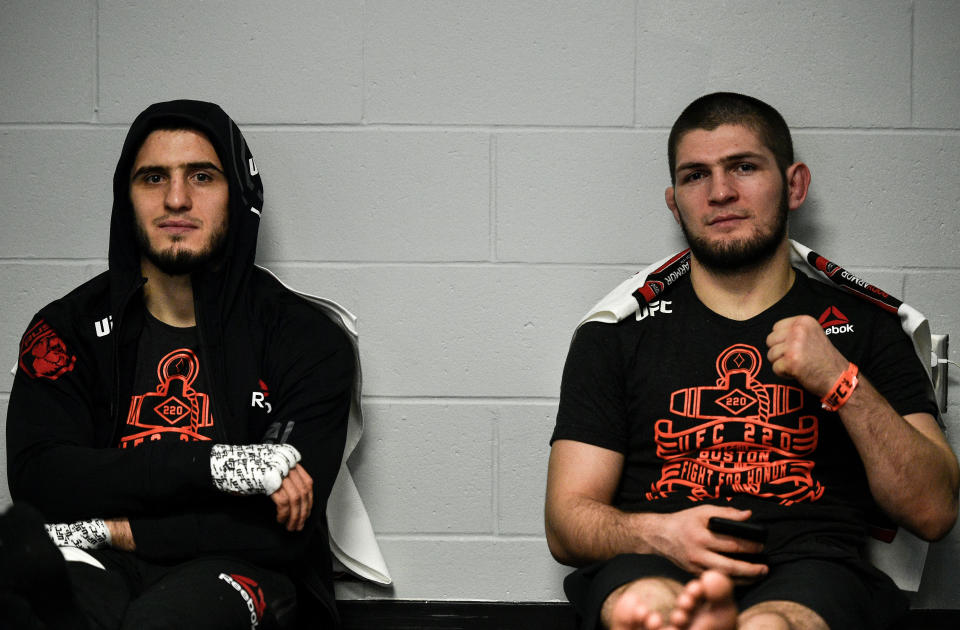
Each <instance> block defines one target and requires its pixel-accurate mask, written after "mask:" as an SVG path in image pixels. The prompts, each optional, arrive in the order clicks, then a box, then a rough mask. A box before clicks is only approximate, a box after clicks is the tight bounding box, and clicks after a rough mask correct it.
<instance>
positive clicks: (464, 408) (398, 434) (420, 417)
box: [350, 400, 494, 534]
mask: <svg viewBox="0 0 960 630" xmlns="http://www.w3.org/2000/svg"><path fill="white" fill-rule="evenodd" d="M363 410H364V437H363V443H362V447H361V448H360V449H359V450H358V451H357V453H356V454H355V455H354V457H353V458H352V459H351V461H350V469H351V471H352V472H353V478H354V481H355V482H356V484H357V488H358V489H359V490H360V494H361V496H363V497H364V501H365V503H366V504H367V509H368V511H369V513H370V519H371V521H372V523H373V526H374V529H375V530H376V531H377V532H378V533H381V534H412V533H417V534H481V533H487V534H489V533H491V532H492V529H493V515H492V510H493V499H492V493H493V470H494V466H493V456H494V450H493V435H494V433H493V430H494V427H493V412H492V411H491V410H490V409H487V408H486V407H485V406H483V405H479V404H472V403H461V402H457V401H448V402H422V401H417V402H414V401H404V400H397V401H384V400H377V401H369V400H368V401H366V402H364V404H363Z"/></svg>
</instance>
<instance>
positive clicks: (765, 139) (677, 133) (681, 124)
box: [667, 92, 793, 184]
mask: <svg viewBox="0 0 960 630" xmlns="http://www.w3.org/2000/svg"><path fill="white" fill-rule="evenodd" d="M720 125H743V126H745V127H749V128H750V129H753V130H754V131H755V132H756V133H757V135H758V136H760V141H761V142H762V143H763V144H764V146H766V147H767V148H768V149H770V151H771V152H773V156H774V158H775V159H776V160H777V166H778V167H779V168H780V172H781V173H786V171H787V167H788V166H790V165H791V164H793V140H792V139H791V138H790V129H789V127H787V123H786V121H785V120H784V119H783V116H781V115H780V112H778V111H777V110H775V109H774V108H773V107H771V106H770V105H767V104H766V103H764V102H763V101H761V100H760V99H757V98H754V97H752V96H747V95H745V94H737V93H735V92H714V93H713V94H707V95H706V96H701V97H700V98H698V99H697V100H695V101H694V102H692V103H690V104H689V105H687V108H686V109H684V110H683V113H681V114H680V117H679V118H677V122H675V123H673V128H672V129H670V138H669V139H668V140H667V162H668V163H669V165H670V181H671V182H672V183H674V184H676V183H677V182H676V167H677V145H678V144H680V139H681V138H682V137H683V135H684V134H685V133H687V132H688V131H692V130H694V129H706V130H707V131H712V130H714V129H716V128H717V127H719V126H720Z"/></svg>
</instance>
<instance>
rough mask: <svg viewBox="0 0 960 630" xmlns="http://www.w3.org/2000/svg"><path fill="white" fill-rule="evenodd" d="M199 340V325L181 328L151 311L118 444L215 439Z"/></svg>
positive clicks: (131, 445) (146, 320) (129, 444)
mask: <svg viewBox="0 0 960 630" xmlns="http://www.w3.org/2000/svg"><path fill="white" fill-rule="evenodd" d="M197 346H198V344H197V329H196V327H190V328H176V327H174V326H170V325H168V324H165V323H163V322H161V321H160V320H158V319H156V318H154V317H153V316H152V315H150V314H149V313H146V316H145V320H144V326H143V331H142V332H141V334H140V340H139V345H138V349H137V368H136V375H135V376H134V390H133V391H134V395H133V396H131V397H130V403H129V408H128V411H127V417H126V423H125V424H124V425H123V428H122V431H121V434H120V441H119V443H118V444H117V446H119V447H121V448H130V447H138V446H142V445H144V444H149V443H151V442H158V441H161V440H162V441H167V440H179V441H183V442H194V441H207V440H211V439H213V435H214V433H213V427H214V418H213V411H212V409H213V407H212V405H211V404H210V395H209V393H208V389H207V386H206V379H205V377H204V374H205V371H204V366H203V365H202V364H201V361H200V357H199V354H198V352H197Z"/></svg>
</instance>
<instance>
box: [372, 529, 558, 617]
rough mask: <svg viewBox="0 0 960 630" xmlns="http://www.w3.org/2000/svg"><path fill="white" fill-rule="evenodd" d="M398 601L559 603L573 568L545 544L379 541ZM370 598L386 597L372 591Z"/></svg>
mask: <svg viewBox="0 0 960 630" xmlns="http://www.w3.org/2000/svg"><path fill="white" fill-rule="evenodd" d="M380 548H381V550H382V551H383V555H384V558H385V559H386V561H387V565H388V566H389V567H390V573H391V575H392V576H393V579H394V583H393V588H392V589H390V595H389V596H390V597H392V598H396V599H433V598H436V597H437V594H438V593H442V594H443V595H442V598H443V599H451V600H492V601H517V602H522V601H556V600H563V599H565V598H564V596H563V588H562V582H563V576H564V575H566V574H567V573H569V572H570V570H571V569H569V568H568V567H563V566H561V565H559V564H557V563H556V562H555V561H554V560H553V558H551V557H550V552H549V551H548V550H547V543H546V541H545V540H543V539H527V538H519V539H505V538H492V537H460V538H458V537H447V538H441V537H433V536H425V537H422V538H407V537H393V536H384V537H382V538H381V540H380ZM365 592H366V593H367V596H373V597H376V596H377V594H378V593H379V596H380V597H383V594H382V593H383V589H379V588H376V587H368V588H367V589H365Z"/></svg>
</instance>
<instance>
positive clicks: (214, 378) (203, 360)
mask: <svg viewBox="0 0 960 630" xmlns="http://www.w3.org/2000/svg"><path fill="white" fill-rule="evenodd" d="M193 317H194V319H195V320H196V322H197V353H198V354H199V355H200V364H201V365H206V366H207V367H208V368H209V369H210V372H209V374H210V392H211V396H210V397H211V398H212V399H213V400H212V401H211V402H212V404H213V432H214V435H215V436H216V443H220V444H225V443H226V442H227V434H226V431H225V429H224V423H225V422H226V419H227V417H226V416H225V415H224V414H223V413H222V412H223V405H222V403H223V401H222V400H220V399H221V398H222V396H220V395H218V392H217V390H218V389H220V388H219V383H220V377H221V376H222V375H221V374H220V373H219V372H218V370H217V369H216V367H215V366H214V365H213V363H211V362H210V361H207V359H208V358H209V357H208V356H207V351H206V349H207V342H206V340H205V339H204V336H203V318H202V313H201V309H200V297H199V296H198V292H197V290H196V288H194V289H193ZM224 395H226V394H224Z"/></svg>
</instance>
